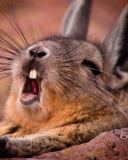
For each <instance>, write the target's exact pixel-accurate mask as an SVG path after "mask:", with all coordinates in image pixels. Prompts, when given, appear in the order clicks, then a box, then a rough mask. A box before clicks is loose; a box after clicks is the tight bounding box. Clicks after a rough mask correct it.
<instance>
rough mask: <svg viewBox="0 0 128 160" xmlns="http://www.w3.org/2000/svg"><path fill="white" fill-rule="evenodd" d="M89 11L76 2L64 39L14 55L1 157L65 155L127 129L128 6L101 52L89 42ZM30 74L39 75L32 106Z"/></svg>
mask: <svg viewBox="0 0 128 160" xmlns="http://www.w3.org/2000/svg"><path fill="white" fill-rule="evenodd" d="M90 6H91V1H90V0H76V1H74V3H73V4H72V6H71V7H70V9H69V10H68V13H67V15H66V17H65V20H64V22H63V26H62V30H61V33H60V36H59V37H54V38H48V39H45V40H42V41H39V42H36V43H34V44H33V45H31V46H28V47H26V48H25V49H22V50H20V51H18V53H17V54H16V55H15V58H14V60H13V61H12V65H11V72H12V77H13V84H12V87H11V92H10V96H9V98H8V101H7V105H6V111H5V112H6V113H5V117H4V120H3V122H1V124H0V135H1V137H0V157H15V156H18V157H21V156H33V155H39V154H41V153H44V152H49V151H54V150H60V149H63V148H66V147H68V146H72V145H76V144H80V143H84V142H88V141H89V140H90V139H92V138H94V137H95V136H97V135H98V134H99V133H101V132H103V131H108V130H111V129H115V128H121V127H127V126H128V118H127V116H128V107H127V104H128V98H127V95H128V92H127V89H128V88H127V83H128V82H127V81H128V78H127V77H128V74H127V68H128V67H127V65H126V64H127V63H128V61H127V60H128V58H127V57H128V56H127V54H128V41H127V39H128V38H127V37H128V36H126V34H127V33H128V4H127V5H126V7H125V8H124V10H123V11H122V13H121V15H120V17H119V18H118V20H117V22H116V24H115V25H114V26H113V28H112V30H111V31H110V32H109V33H108V35H107V36H106V37H105V38H104V40H103V41H102V42H101V44H100V45H99V46H97V45H95V44H93V43H90V42H87V41H85V39H86V34H87V29H88V28H87V26H88V19H89V13H90ZM124 55H125V56H124ZM31 69H36V71H37V79H36V81H37V82H38V84H39V95H38V99H36V100H34V99H33V101H31V102H29V103H27V102H24V99H23V98H22V94H23V92H24V90H28V88H27V89H26V88H25V87H26V86H27V85H28V86H29V84H28V83H31V80H29V78H28V76H29V73H30V71H31ZM30 88H31V86H30Z"/></svg>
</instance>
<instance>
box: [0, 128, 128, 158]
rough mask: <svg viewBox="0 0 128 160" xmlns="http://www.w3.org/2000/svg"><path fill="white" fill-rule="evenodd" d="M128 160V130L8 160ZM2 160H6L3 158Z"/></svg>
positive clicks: (102, 134)
mask: <svg viewBox="0 0 128 160" xmlns="http://www.w3.org/2000/svg"><path fill="white" fill-rule="evenodd" d="M39 159H41V160H128V128H123V129H119V130H117V129H116V130H112V131H110V132H103V133H101V134H100V135H99V136H97V137H96V138H94V139H92V140H91V141H90V142H88V143H84V144H81V145H77V146H72V147H69V148H66V149H64V150H62V151H57V152H50V153H44V154H41V155H39V156H34V157H32V158H9V159H7V160H39ZM1 160H6V159H4V158H1Z"/></svg>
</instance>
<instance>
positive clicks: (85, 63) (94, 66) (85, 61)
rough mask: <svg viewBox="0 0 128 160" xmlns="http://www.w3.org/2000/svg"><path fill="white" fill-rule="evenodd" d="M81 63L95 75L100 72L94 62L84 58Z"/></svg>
mask: <svg viewBox="0 0 128 160" xmlns="http://www.w3.org/2000/svg"><path fill="white" fill-rule="evenodd" d="M82 65H86V66H87V67H88V68H89V69H90V70H91V71H92V72H93V74H95V75H98V74H100V70H99V68H98V67H97V66H96V65H95V64H94V63H92V62H91V61H88V60H84V61H83V62H82Z"/></svg>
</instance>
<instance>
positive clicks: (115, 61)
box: [101, 4, 128, 89]
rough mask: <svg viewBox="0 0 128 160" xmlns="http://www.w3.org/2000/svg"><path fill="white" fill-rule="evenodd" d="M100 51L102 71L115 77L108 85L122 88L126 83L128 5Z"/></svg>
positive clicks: (127, 72) (127, 71) (127, 70)
mask: <svg viewBox="0 0 128 160" xmlns="http://www.w3.org/2000/svg"><path fill="white" fill-rule="evenodd" d="M101 49H102V51H103V54H104V55H103V58H104V71H105V72H108V73H110V74H113V75H114V77H115V80H114V81H113V82H111V81H110V78H109V80H108V81H109V83H110V85H112V86H113V87H115V88H117V89H119V88H122V87H124V86H125V85H126V84H127V83H128V4H127V5H126V7H125V8H124V10H123V12H122V13H121V15H120V16H119V18H118V20H117V22H116V23H115V25H114V26H113V28H112V30H111V31H110V32H109V33H108V35H107V36H106V37H105V39H104V40H103V41H102V43H101ZM105 78H106V77H104V79H105ZM106 79H107V78H106ZM106 81H107V80H106Z"/></svg>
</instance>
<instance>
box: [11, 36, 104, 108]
mask: <svg viewBox="0 0 128 160" xmlns="http://www.w3.org/2000/svg"><path fill="white" fill-rule="evenodd" d="M100 70H102V56H101V54H100V52H99V51H98V49H97V48H96V47H95V46H94V45H92V44H90V43H87V42H84V41H82V40H73V39H66V38H52V39H48V40H44V41H40V42H37V43H35V44H33V45H32V46H30V47H28V48H26V49H24V50H22V51H21V52H20V53H19V54H18V55H17V56H16V57H15V59H14V61H13V64H12V73H13V79H14V82H13V86H17V87H14V88H15V90H16V92H18V95H19V96H18V101H19V103H20V104H21V105H22V106H24V107H27V108H29V109H33V107H34V108H37V107H40V108H42V107H44V106H48V105H49V102H50V101H52V102H51V103H52V104H53V103H54V101H58V102H59V101H61V103H63V104H67V103H68V102H70V103H73V102H74V101H76V99H77V100H78V101H80V100H79V99H78V98H76V97H78V96H80V97H81V100H85V99H86V98H87V97H86V96H87V94H88V91H87V90H89V91H90V92H92V91H93V90H94V89H93V87H91V86H92V84H94V85H95V84H96V77H98V76H99V74H100ZM32 74H33V75H32ZM89 87H91V88H92V91H91V90H90V89H89ZM85 88H86V90H85ZM15 90H14V92H15ZM83 92H84V93H83ZM67 97H68V99H67ZM37 104H38V105H37Z"/></svg>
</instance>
